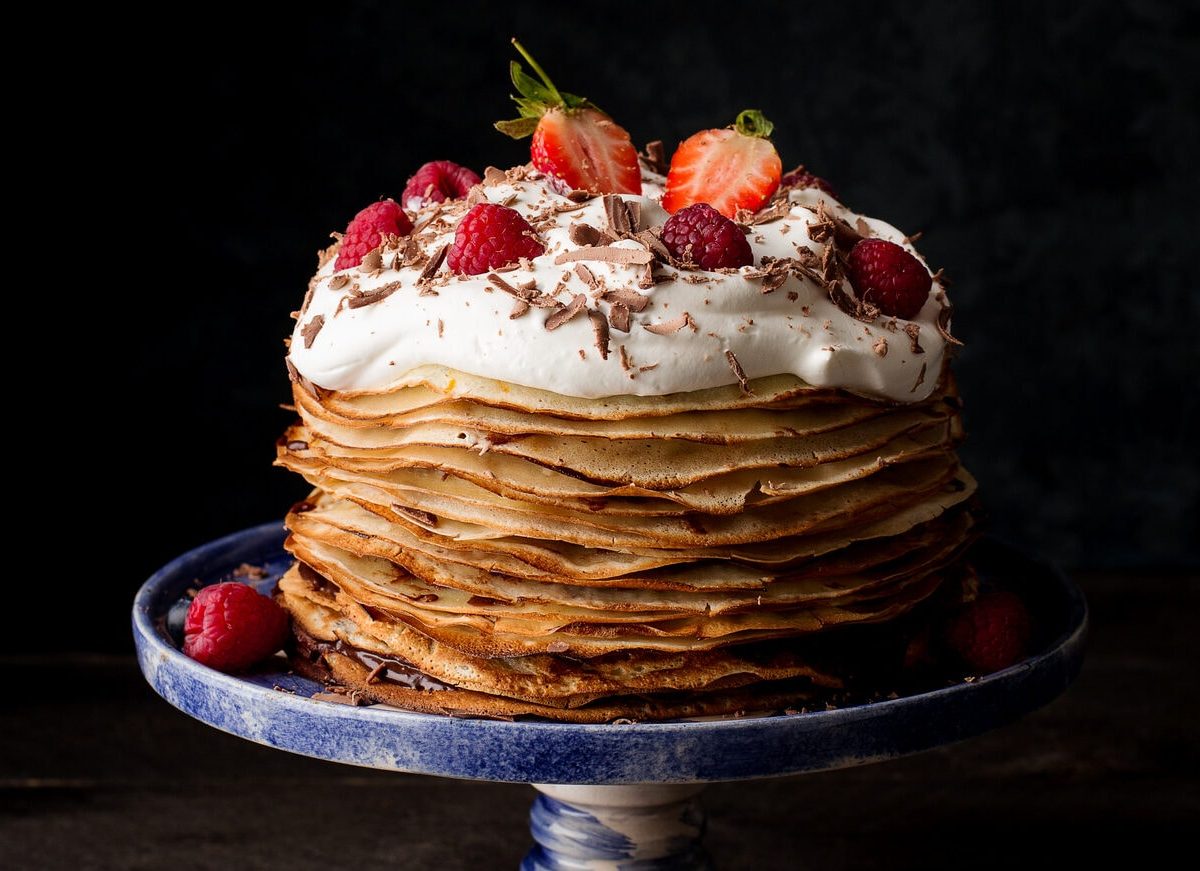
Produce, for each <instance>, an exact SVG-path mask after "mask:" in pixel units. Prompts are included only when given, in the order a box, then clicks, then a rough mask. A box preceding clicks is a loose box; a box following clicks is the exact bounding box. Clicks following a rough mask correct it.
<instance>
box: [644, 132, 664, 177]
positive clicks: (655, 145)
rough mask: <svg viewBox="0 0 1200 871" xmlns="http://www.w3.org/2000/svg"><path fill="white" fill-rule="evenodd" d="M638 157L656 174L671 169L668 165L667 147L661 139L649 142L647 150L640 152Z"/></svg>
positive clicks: (661, 173)
mask: <svg viewBox="0 0 1200 871" xmlns="http://www.w3.org/2000/svg"><path fill="white" fill-rule="evenodd" d="M638 157H639V158H640V159H641V161H642V163H644V164H645V165H646V169H648V170H650V171H651V172H653V173H655V174H656V175H666V174H667V170H668V169H669V167H668V166H667V149H666V147H665V146H664V145H663V142H662V140H661V139H655V140H654V141H653V142H647V143H646V150H645V152H643V153H639V154H638Z"/></svg>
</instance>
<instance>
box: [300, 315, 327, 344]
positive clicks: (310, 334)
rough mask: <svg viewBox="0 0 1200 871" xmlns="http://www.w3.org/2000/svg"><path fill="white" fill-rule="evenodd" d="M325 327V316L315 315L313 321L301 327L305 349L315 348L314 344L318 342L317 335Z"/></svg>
mask: <svg viewBox="0 0 1200 871" xmlns="http://www.w3.org/2000/svg"><path fill="white" fill-rule="evenodd" d="M323 326H325V315H313V318H312V320H311V321H309V322H308V323H307V324H305V325H304V326H303V327H301V329H300V335H301V336H303V337H304V347H306V348H311V347H312V346H313V342H315V341H316V340H317V333H319V332H321V327H323Z"/></svg>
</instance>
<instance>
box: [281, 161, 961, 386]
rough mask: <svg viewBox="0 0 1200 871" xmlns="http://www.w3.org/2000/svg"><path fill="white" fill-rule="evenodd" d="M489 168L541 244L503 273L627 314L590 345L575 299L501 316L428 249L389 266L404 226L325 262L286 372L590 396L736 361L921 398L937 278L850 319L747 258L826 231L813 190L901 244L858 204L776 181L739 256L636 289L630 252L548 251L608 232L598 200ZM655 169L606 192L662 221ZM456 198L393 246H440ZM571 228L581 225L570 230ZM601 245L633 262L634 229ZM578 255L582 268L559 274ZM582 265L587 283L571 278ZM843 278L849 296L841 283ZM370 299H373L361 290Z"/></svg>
mask: <svg viewBox="0 0 1200 871" xmlns="http://www.w3.org/2000/svg"><path fill="white" fill-rule="evenodd" d="M490 175H491V176H492V177H491V178H490V179H489V181H488V182H487V183H486V184H485V185H483V186H482V187H481V188H478V189H477V194H476V196H477V197H478V196H480V193H479V192H481V195H482V197H484V198H486V199H487V200H488V201H490V202H493V203H499V204H503V205H507V206H510V207H511V208H513V209H516V210H517V211H518V212H520V213H521V214H522V215H523V216H524V217H525V218H526V219H527V220H529V221H530V223H531V224H533V226H534V228H535V230H536V231H537V232H538V234H539V237H540V238H541V240H542V242H543V243H544V244H545V246H546V251H545V253H544V254H543V255H542V256H540V257H537V258H534V259H533V260H532V261H530V262H527V263H523V264H521V265H520V266H519V267H518V268H516V269H513V270H510V271H504V272H501V273H499V276H500V278H501V279H502V280H503V282H504V283H506V284H507V285H509V286H511V287H521V288H524V289H525V290H526V292H528V290H529V289H533V290H535V291H536V292H537V293H540V294H545V295H548V296H552V297H553V298H554V299H555V300H557V301H558V302H560V303H562V304H563V305H567V304H570V303H571V302H572V300H573V298H574V297H575V296H576V295H578V294H582V295H583V296H584V298H585V299H586V302H587V307H588V309H590V310H592V311H597V312H600V313H601V314H603V315H604V316H605V317H606V318H607V317H608V316H609V315H610V313H611V311H612V303H610V302H609V301H607V300H605V299H604V298H603V297H602V293H603V292H612V291H624V292H634V293H637V294H639V295H641V296H644V297H646V298H647V302H646V305H645V307H644V308H643V309H642V310H641V311H639V312H635V313H633V314H632V315H631V323H630V325H629V332H628V333H624V332H621V331H619V330H617V329H612V330H610V336H609V353H608V357H607V359H604V358H603V357H602V355H601V353H600V350H599V348H598V346H597V338H596V333H595V329H596V327H595V325H594V323H593V321H594V320H599V318H593V317H588V316H587V313H586V312H581V313H580V314H579V315H578V316H576V317H573V318H571V319H570V320H568V321H567V322H565V323H562V324H561V325H559V326H557V327H556V328H555V329H553V330H548V329H547V328H546V325H545V322H546V320H547V319H548V317H550V316H551V315H552V314H553V313H554V309H551V308H539V307H534V308H531V309H529V310H528V311H527V312H525V313H524V314H522V315H520V316H518V317H510V315H511V314H513V311H514V302H515V300H514V298H513V296H511V295H510V294H509V293H506V292H504V291H503V290H501V289H498V288H497V286H496V284H495V283H494V280H489V278H488V276H487V275H486V274H485V275H469V276H461V275H455V274H453V273H451V272H449V270H448V268H447V266H446V265H445V263H442V265H441V266H440V268H439V269H438V271H437V273H435V274H434V275H433V277H432V279H428V278H426V279H425V280H424V281H422V266H421V264H420V263H419V262H418V263H416V264H414V265H411V266H405V265H403V264H402V263H401V259H402V258H401V256H400V254H401V253H402V252H403V251H404V244H405V240H400V242H401V245H400V248H399V249H385V250H383V251H381V252H380V253H381V255H382V256H381V257H379V258H373V260H374V262H373V263H371V262H368V261H364V264H363V266H362V267H355V268H351V269H345V270H341V271H340V272H339V271H336V270H335V269H334V261H335V258H334V257H326V258H325V261H324V263H323V264H322V266H321V267H320V269H319V270H318V272H317V274H316V276H315V278H314V279H313V282H312V284H311V286H310V294H309V298H308V299H307V300H306V305H305V308H304V310H303V311H301V312H300V314H299V317H298V319H297V323H296V328H295V331H294V333H293V335H292V341H291V346H290V350H289V359H290V360H291V362H292V365H293V366H294V367H295V368H296V370H297V371H298V372H299V373H300V374H301V375H303V376H304V377H305V378H307V379H309V380H310V381H312V382H313V383H314V384H316V385H318V386H320V387H323V388H326V389H330V390H346V391H352V390H365V391H379V390H385V389H387V388H388V387H390V386H391V385H394V384H397V383H400V382H403V380H404V377H405V375H406V373H408V372H409V371H410V370H412V369H414V368H416V367H418V366H422V365H427V364H433V365H441V366H447V367H450V368H453V369H458V370H460V371H463V372H467V373H470V374H473V375H479V376H484V377H488V378H494V379H498V380H502V381H507V382H511V383H514V384H519V385H523V386H526V387H534V388H540V389H543V390H550V391H554V392H556V393H561V394H565V395H568V396H578V397H587V398H595V397H602V396H612V395H618V394H633V395H638V396H652V395H662V394H667V393H676V392H680V391H687V390H699V389H703V388H709V387H718V386H722V385H728V384H736V383H738V378H737V376H736V374H735V372H734V366H733V361H736V363H737V364H740V367H741V369H742V371H743V372H744V374H745V376H746V377H747V378H749V379H754V378H758V377H763V376H768V375H778V374H789V373H790V374H792V375H795V376H797V377H799V378H800V379H802V380H803V381H805V382H807V383H808V384H811V385H813V386H815V387H823V388H840V389H843V390H848V391H851V392H853V393H857V394H861V395H865V396H870V397H877V398H882V399H888V400H892V401H897V402H916V401H920V400H923V399H925V398H927V397H928V396H929V394H930V393H931V392H932V391H933V389H934V388H935V386H936V385H937V382H938V379H939V376H940V374H941V371H942V366H943V362H944V360H945V358H946V344H947V343H946V341H945V339H944V338H943V336H942V334H941V332H940V331H939V329H938V326H937V321H938V316H939V314H940V313H941V312H942V309H943V308H944V307H945V306H947V305H948V302H947V301H946V298H945V292H944V288H942V287H941V285H940V284H939V283H938V282H937V281H936V280H935V281H934V284H933V288H932V290H931V291H930V294H929V298H928V300H926V302H925V305H924V307H923V308H922V309H921V311H920V312H919V313H918V315H917V317H916V318H914V319H913V320H912V321H911V322H909V321H903V320H897V319H895V318H891V317H888V316H886V315H881V316H879V317H877V318H875V319H874V320H867V321H864V320H862V319H860V318H861V314H860V316H859V317H855V316H854V315H853V314H851V313H849V312H848V311H846V310H843V307H839V306H838V305H837V304H835V302H834V301H833V300H832V299H831V296H830V292H829V290H828V289H827V287H825V286H824V285H823V284H822V283H821V282H820V280H819V279H818V278H817V277H816V276H808V275H805V274H796V273H795V272H789V274H788V275H787V277H786V279H785V280H783V282H782V284H779V285H778V287H776V288H775V289H774V290H771V291H770V292H764V279H763V277H762V272H763V269H762V264H763V258H764V257H766V258H777V259H778V258H792V259H795V258H797V257H798V255H802V254H803V250H802V249H807V250H808V251H811V252H812V253H813V254H814V255H816V257H818V258H820V257H821V256H822V255H823V254H824V253H825V248H826V244H832V242H829V243H820V242H816V241H814V240H813V239H812V238H811V237H810V235H809V227H810V226H813V225H819V224H820V223H821V218H820V217H819V216H818V208H819V207H821V206H822V204H823V208H824V209H825V211H826V213H827V214H830V215H833V216H836V217H837V218H841V219H843V220H845V221H846V222H847V223H848V224H849V226H850V227H854V228H857V230H858V232H860V233H862V234H864V235H870V236H874V237H879V238H883V239H887V240H889V241H892V242H895V243H897V244H899V245H901V246H903V247H904V248H905V249H906V250H908V251H910V252H912V253H913V254H914V255H916V252H915V251H914V250H913V248H912V246H911V244H909V242H908V241H907V239H906V238H905V236H904V234H903V233H901V232H900V231H899V230H897V229H896V228H895V227H892V226H891V225H890V224H887V223H885V222H883V221H878V220H875V219H872V218H868V217H865V216H862V215H858V214H856V213H855V212H853V211H851V210H849V209H847V208H846V207H845V206H843V205H842V204H840V203H838V202H837V201H836V200H834V199H833V198H832V197H830V196H829V194H827V193H825V192H823V191H821V190H818V189H816V188H806V189H801V190H793V191H790V192H789V193H788V194H787V202H788V204H789V205H790V209H786V210H785V209H782V208H781V209H780V210H779V211H780V212H781V213H783V214H781V217H778V218H776V219H774V220H770V221H767V222H764V223H759V224H756V225H754V226H752V227H751V228H750V233H749V235H748V237H747V238H748V240H749V242H750V247H751V249H752V250H753V252H754V265H753V266H746V267H742V268H740V269H736V270H727V271H722V272H709V271H704V270H700V269H679V268H676V267H674V266H671V265H667V264H658V265H656V266H655V267H654V279H655V282H656V283H655V284H653V286H651V287H642V286H640V285H641V284H646V283H648V282H647V281H646V274H647V267H646V266H645V265H641V264H637V263H618V262H604V261H597V260H590V259H582V260H578V261H574V260H563V257H562V256H563V255H564V254H565V253H567V252H573V251H577V250H580V249H583V248H585V247H587V246H585V245H580V244H576V242H573V241H572V239H571V227H572V226H573V225H576V224H586V225H589V226H590V227H592V228H596V229H598V230H606V229H608V228H609V222H608V217H607V213H606V209H605V206H604V202H603V198H601V197H596V198H594V199H591V200H588V201H586V202H584V203H576V202H573V201H572V200H571V199H569V198H567V197H565V196H562V195H560V194H559V193H557V192H556V191H555V190H554V188H553V187H552V186H551V185H550V183H549V181H548V180H547V179H545V178H544V177H541V176H540V175H539V174H538V173H536V172H533V171H528V172H525V171H514V172H510V173H509V174H508V176H507V177H506V178H504V179H503V180H500V178H499V175H500V174H498V173H495V172H494V171H493V172H492V173H490ZM522 176H524V177H522ZM662 182H663V179H662V177H661V176H655V175H652V174H647V175H646V177H645V182H644V185H643V193H642V195H640V196H634V195H627V194H623V195H621V197H622V199H624V200H626V201H629V202H636V203H637V204H639V205H640V208H641V224H642V226H643V227H661V225H662V224H663V223H664V222H665V221H666V220H667V218H668V215H667V213H666V212H664V211H663V209H662V208H661V207H660V206H659V199H660V198H661V194H662ZM465 212H466V203H464V202H463V201H458V202H448V203H439V204H433V205H429V206H426V207H425V209H423V210H422V211H421V212H419V213H417V215H416V216H415V219H414V223H415V224H416V225H417V229H416V231H415V232H414V236H413V237H412V241H411V242H410V243H408V244H410V245H416V246H419V247H420V249H421V251H422V252H423V253H424V254H425V255H429V256H432V255H434V254H435V253H436V252H437V251H438V250H439V249H441V248H442V247H443V246H445V245H449V244H450V243H451V242H453V240H454V229H455V226H456V225H457V223H458V221H459V219H460V218H461V216H462V215H463V214H465ZM575 235H576V238H577V239H579V238H580V237H581V236H582V235H583V234H581V233H580V232H579V231H578V230H577V231H576V234H575ZM818 235H820V234H819V233H818ZM599 244H601V245H603V244H604V243H603V242H601V243H599ZM609 247H616V248H626V249H630V250H631V251H632V252H636V253H637V254H639V255H641V256H640V257H635V258H633V259H639V260H645V259H646V258H645V254H646V252H647V250H648V249H647V248H646V246H645V245H644V244H643V243H642V242H640V241H638V240H635V239H620V240H619V241H617V242H615V243H612V245H611V246H609ZM411 250H412V249H410V251H411ZM916 256H917V257H918V259H920V255H916ZM368 257H370V255H368ZM408 259H409V260H410V261H412V260H413V259H414V258H413V257H411V256H410V257H409V258H408ZM556 260H562V261H563V262H557V263H556ZM577 262H579V263H583V264H584V265H585V266H586V267H587V269H586V270H576V269H575V268H574V267H575V265H576V263H577ZM768 262H769V261H768ZM922 262H923V261H922ZM371 267H374V268H371ZM368 270H370V271H368ZM588 271H590V273H591V276H593V280H592V281H591V282H588V281H585V278H584V277H583V276H586V275H587V273H588ZM581 273H583V275H582V276H581ZM530 282H532V284H531V283H530ZM774 283H775V282H771V284H774ZM843 287H844V290H845V291H846V292H847V293H852V290H851V288H850V286H849V282H845V281H844V282H843ZM364 295H365V296H364ZM372 295H374V296H375V297H377V301H375V302H370V303H368V304H363V303H364V302H365V301H366V300H368V299H370V298H371V297H372ZM352 301H354V302H355V304H354V305H351V304H350V303H351V302H352ZM543 301H545V300H544V298H543ZM518 308H519V306H518ZM685 314H686V315H687V317H686V318H684V317H683V316H684V315H685ZM680 324H682V326H679V325H680ZM913 325H915V329H914V326H913ZM676 326H678V329H673V328H674V327H676ZM906 328H907V330H906ZM918 349H919V350H918ZM727 352H731V354H730V353H727ZM731 356H732V358H733V360H731Z"/></svg>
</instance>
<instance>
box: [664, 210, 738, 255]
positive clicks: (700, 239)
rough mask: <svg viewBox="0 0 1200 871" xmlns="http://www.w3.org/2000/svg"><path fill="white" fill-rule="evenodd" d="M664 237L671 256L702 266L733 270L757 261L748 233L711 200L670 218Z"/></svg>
mask: <svg viewBox="0 0 1200 871" xmlns="http://www.w3.org/2000/svg"><path fill="white" fill-rule="evenodd" d="M662 240H663V244H664V245H666V246H667V250H668V251H670V252H671V256H672V257H675V258H677V259H679V260H683V261H685V262H689V263H695V264H696V265H697V266H699V267H700V268H701V269H723V268H727V269H732V268H735V267H738V266H749V265H750V264H752V263H753V262H754V252H752V251H751V250H750V243H749V242H747V241H746V234H745V233H743V232H742V231H741V230H739V229H738V225H737V224H735V223H733V221H731V220H729V219H728V218H726V217H725V216H724V215H722V214H721V213H720V212H718V211H717V210H716V209H714V208H713V207H712V206H710V205H709V204H708V203H696V204H695V205H693V206H688V207H687V208H685V209H680V210H679V211H678V212H676V213H675V214H674V215H672V216H671V217H670V218H668V219H667V223H666V224H664V225H663V229H662Z"/></svg>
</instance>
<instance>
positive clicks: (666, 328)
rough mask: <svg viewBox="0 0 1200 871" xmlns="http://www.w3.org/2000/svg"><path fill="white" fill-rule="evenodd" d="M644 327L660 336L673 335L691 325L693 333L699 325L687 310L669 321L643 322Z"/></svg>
mask: <svg viewBox="0 0 1200 871" xmlns="http://www.w3.org/2000/svg"><path fill="white" fill-rule="evenodd" d="M642 327H643V328H644V329H645V330H646V332H649V333H654V334H655V335H658V336H670V335H673V334H674V333H678V332H679V331H680V330H682V329H683V328H684V327H691V328H692V332H693V333H694V332H696V330H698V329H699V327H698V326H696V322H695V321H694V320H692V316H691V315H690V314H688V313H687V312H684V313H683V314H681V315H679V317H675V318H671V320H669V321H659V322H658V323H656V324H642Z"/></svg>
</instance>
